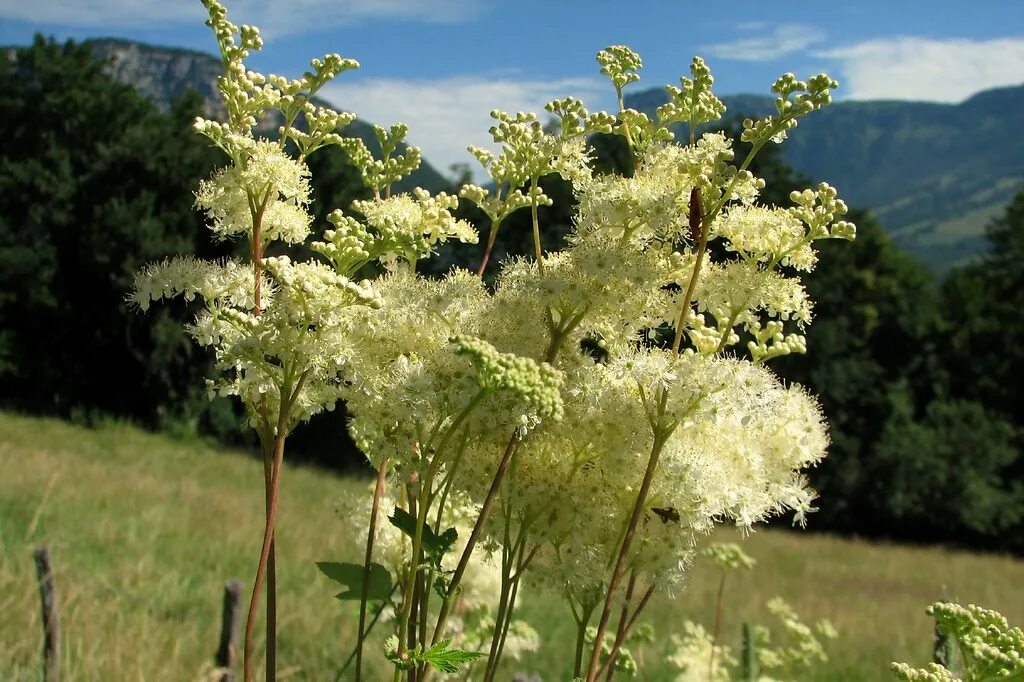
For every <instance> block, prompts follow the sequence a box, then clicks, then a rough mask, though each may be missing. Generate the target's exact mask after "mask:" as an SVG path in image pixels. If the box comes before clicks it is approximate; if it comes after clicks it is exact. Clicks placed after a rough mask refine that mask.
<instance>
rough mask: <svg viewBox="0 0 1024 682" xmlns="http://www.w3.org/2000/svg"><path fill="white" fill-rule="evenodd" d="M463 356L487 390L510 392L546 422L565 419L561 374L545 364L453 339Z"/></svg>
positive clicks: (466, 338)
mask: <svg viewBox="0 0 1024 682" xmlns="http://www.w3.org/2000/svg"><path fill="white" fill-rule="evenodd" d="M451 342H452V343H453V344H455V346H456V348H457V352H458V353H459V354H460V355H465V356H467V357H469V359H470V360H471V361H472V363H473V366H474V367H475V368H476V373H477V382H478V383H479V384H480V388H482V389H483V390H485V391H499V390H501V391H508V392H509V393H511V394H512V395H514V396H516V397H517V398H519V399H520V400H522V401H523V402H525V403H526V404H527V405H529V406H531V407H532V408H533V409H534V410H536V412H537V414H538V416H540V417H541V418H543V419H551V420H553V421H558V420H559V419H561V418H562V395H561V392H560V388H561V384H562V373H561V372H560V371H558V370H557V369H555V368H554V367H552V366H551V365H549V364H548V363H546V362H537V361H536V360H534V359H532V358H528V357H523V356H520V355H515V354H513V353H500V352H498V350H497V349H495V348H494V346H492V345H491V344H489V343H487V342H486V341H484V340H482V339H478V338H474V337H470V336H454V337H452V339H451Z"/></svg>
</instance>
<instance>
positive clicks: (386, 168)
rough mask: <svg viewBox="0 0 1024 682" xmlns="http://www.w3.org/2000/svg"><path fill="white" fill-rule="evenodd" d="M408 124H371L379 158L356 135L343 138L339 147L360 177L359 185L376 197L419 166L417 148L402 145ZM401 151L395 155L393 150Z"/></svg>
mask: <svg viewBox="0 0 1024 682" xmlns="http://www.w3.org/2000/svg"><path fill="white" fill-rule="evenodd" d="M408 133H409V126H407V125H406V124H404V123H395V124H394V125H392V126H391V127H390V128H384V127H383V126H379V125H374V126H373V134H374V136H375V137H376V138H377V143H378V145H379V146H380V150H381V158H380V159H377V158H374V156H373V154H372V153H371V152H370V149H369V148H368V147H367V146H366V143H365V142H363V141H362V140H361V139H359V138H358V137H351V138H345V139H344V140H343V141H342V142H341V147H342V148H343V149H344V150H345V151H346V153H347V154H348V157H349V160H350V161H351V162H352V165H354V166H355V167H356V168H358V169H359V173H360V175H361V176H362V179H363V184H364V185H366V186H367V187H369V188H370V189H372V190H373V193H374V195H375V196H376V197H378V198H379V197H381V196H382V195H383V196H390V194H391V188H392V186H393V185H394V184H395V183H396V182H398V181H399V180H401V179H402V178H404V177H406V176H408V175H410V174H411V173H412V172H413V171H415V170H416V169H417V168H419V167H420V164H421V163H422V162H423V155H422V153H421V152H420V149H419V147H410V146H407V145H405V136H406V135H407V134H408ZM403 149H404V151H401V153H398V154H396V152H399V151H400V150H403Z"/></svg>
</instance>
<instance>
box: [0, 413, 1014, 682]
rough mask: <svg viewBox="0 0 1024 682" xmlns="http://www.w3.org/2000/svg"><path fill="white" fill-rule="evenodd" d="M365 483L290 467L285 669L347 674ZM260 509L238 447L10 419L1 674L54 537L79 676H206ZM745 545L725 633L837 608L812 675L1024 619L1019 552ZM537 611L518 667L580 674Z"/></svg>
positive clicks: (27, 650)
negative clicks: (338, 592) (353, 518)
mask: <svg viewBox="0 0 1024 682" xmlns="http://www.w3.org/2000/svg"><path fill="white" fill-rule="evenodd" d="M363 486H364V483H363V482H362V481H356V480H352V479H341V478H338V477H335V476H332V475H328V474H325V473H323V472H321V471H317V470H313V469H303V468H291V469H289V470H288V471H287V472H286V476H285V478H284V481H283V496H284V497H283V503H282V512H281V513H282V518H281V521H280V524H281V526H280V528H281V530H280V536H279V539H278V543H279V551H280V556H281V557H282V559H281V561H280V568H279V571H280V577H279V592H280V600H281V607H280V609H281V614H282V615H281V616H280V619H281V627H280V642H279V661H280V667H281V669H282V670H283V674H281V675H279V679H292V680H317V681H319V680H330V679H333V677H334V672H335V671H336V670H337V667H338V664H339V663H340V662H341V661H342V660H343V659H344V658H345V657H346V656H347V654H348V651H349V648H350V646H351V636H350V634H351V630H352V611H351V606H350V605H343V604H342V603H340V602H337V601H335V600H333V599H331V598H330V595H331V594H332V590H331V586H330V585H328V584H327V583H326V581H325V580H324V579H322V578H321V577H320V576H319V575H318V573H317V571H316V569H315V567H314V566H313V562H314V561H317V560H322V559H337V558H339V557H346V558H353V557H354V556H356V555H357V554H358V547H354V546H353V543H352V542H350V541H349V540H348V537H347V536H348V533H347V528H346V525H345V521H344V519H339V518H338V516H337V514H336V513H335V507H336V503H337V501H338V500H339V499H340V498H341V497H342V496H344V495H348V494H352V493H353V492H354V491H361V490H362V488H363ZM261 505H262V470H261V465H260V464H259V463H258V462H257V461H255V460H254V459H251V458H248V457H245V456H243V455H241V454H238V453H229V452H224V451H218V450H212V449H210V448H208V447H206V446H202V445H197V444H189V443H182V442H179V441H174V440H171V439H168V438H165V437H162V436H157V435H152V434H146V433H143V432H140V431H138V430H135V429H132V428H129V427H124V426H108V427H104V428H100V429H93V430H87V429H82V428H80V427H75V426H71V425H68V424H65V423H62V422H58V421H52V420H42V419H29V418H22V417H13V416H7V415H0V614H2V618H0V679H2V680H5V681H8V680H9V681H12V682H14V681H20V680H36V679H38V675H39V672H38V671H39V649H40V642H41V635H40V624H39V603H38V593H37V591H36V583H35V576H34V569H33V564H32V559H31V550H32V549H33V548H34V547H35V546H36V545H38V544H39V543H42V542H46V543H48V544H49V545H50V547H51V550H52V554H53V558H54V562H55V570H56V583H57V588H58V591H59V597H60V609H61V616H62V619H63V629H64V643H63V646H64V658H65V674H66V679H69V680H73V681H76V682H77V681H79V680H82V681H91V680H103V681H105V682H107V681H121V680H125V681H131V680H140V681H146V682H159V681H162V680H173V681H179V680H180V681H190V680H197V679H201V678H202V676H203V675H204V673H206V672H207V671H208V670H209V668H210V662H211V660H212V655H213V651H214V649H215V647H216V643H217V634H218V628H219V618H220V615H219V612H220V599H221V594H222V586H223V583H224V581H225V580H226V579H228V578H231V577H239V578H242V579H243V581H245V582H248V580H250V579H251V575H252V573H253V572H254V570H255V563H256V558H257V557H256V552H257V551H258V542H259V538H260V534H261V528H262V521H261V516H262V514H261V509H262V506H261ZM728 535H729V532H727V531H723V538H724V537H726V536H728ZM745 542H746V544H745V548H746V550H747V551H748V552H749V553H750V554H752V555H753V556H755V557H756V558H757V559H758V562H759V563H758V567H757V568H756V569H755V570H754V571H752V572H748V573H745V574H740V575H736V576H734V579H731V583H730V585H729V588H728V591H727V613H726V615H725V619H724V622H723V633H725V634H726V635H727V636H728V637H729V638H730V639H732V640H734V643H735V640H738V633H739V629H740V624H741V623H742V622H743V621H744V620H754V621H758V620H763V619H765V618H766V615H765V610H764V603H765V602H766V601H767V600H768V599H769V598H771V597H773V596H776V595H780V596H782V597H784V598H785V599H787V600H788V601H789V602H790V603H791V604H792V605H793V606H794V607H795V608H796V609H797V610H798V611H799V612H800V613H801V614H803V615H804V616H805V617H806V618H807V619H808V620H813V619H818V618H830V619H831V620H832V621H833V622H834V623H835V624H836V625H837V626H838V628H839V630H840V639H839V640H838V641H836V642H834V643H832V645H831V647H830V652H831V654H832V659H831V661H830V662H829V664H828V665H827V666H826V667H825V668H823V669H821V670H819V671H817V672H816V673H815V675H814V677H813V679H815V680H872V681H874V680H885V679H888V674H887V672H886V666H887V664H888V662H889V661H891V660H894V659H900V660H907V661H911V662H923V661H924V660H926V659H927V657H928V655H929V651H930V645H931V624H930V621H929V619H928V618H927V617H926V616H925V615H924V613H923V609H924V607H925V606H926V605H927V604H928V603H929V602H931V601H933V600H934V599H935V598H937V597H938V596H939V595H940V594H942V592H943V589H945V590H946V591H947V592H948V594H949V595H950V596H952V597H955V598H958V599H961V600H964V601H974V602H977V603H979V604H982V605H985V606H989V607H992V608H996V609H999V610H1001V611H1003V612H1004V613H1005V614H1006V615H1007V616H1008V617H1009V618H1010V619H1011V621H1013V622H1015V623H1020V622H1022V621H1024V562H1021V561H1019V560H1015V559H1012V558H1008V557H999V556H986V555H975V554H970V553H966V552H958V551H948V550H943V549H934V548H910V547H901V546H895V545H886V544H876V543H867V542H859V541H850V540H843V539H837V538H832V537H828V536H821V535H813V536H812V535H800V534H796V533H786V532H779V531H763V532H760V533H757V534H755V535H754V536H752V537H750V538H748V539H747V540H746V541H745ZM716 580H717V578H716V576H715V575H714V574H713V573H712V572H711V571H710V569H709V568H707V567H705V566H703V565H700V564H698V565H697V566H696V567H695V568H694V569H693V572H692V579H691V585H690V587H689V589H688V590H687V591H686V592H684V593H683V594H681V595H680V596H679V597H678V598H677V599H676V600H675V601H673V602H668V603H665V604H662V605H660V606H658V607H656V608H653V607H652V610H651V613H650V614H649V616H650V620H651V621H652V622H653V623H654V624H655V626H656V628H657V630H658V631H659V632H660V633H662V634H664V635H666V636H667V634H668V633H670V632H671V631H672V630H673V629H675V627H676V625H677V623H679V622H680V621H682V620H683V619H685V618H692V619H696V620H700V621H702V622H704V623H705V624H708V623H709V621H710V620H711V609H712V607H713V599H714V596H713V592H714V589H715V587H716V586H717V583H716ZM523 615H524V616H525V617H526V618H527V619H528V620H529V621H530V622H532V623H533V624H534V625H535V626H537V627H538V628H539V629H540V630H541V632H542V633H543V634H544V635H545V637H546V639H547V642H548V645H547V646H546V647H545V650H544V651H543V652H542V653H540V654H538V655H537V656H536V657H534V658H533V659H532V660H529V661H523V662H521V663H520V664H519V667H520V668H523V669H525V670H531V671H540V672H541V673H542V675H543V676H544V679H545V680H548V681H549V682H550V681H551V680H561V679H562V678H563V677H565V678H567V677H568V676H567V675H565V674H564V671H565V670H566V665H567V662H566V657H565V656H563V655H560V654H561V653H562V652H565V651H567V650H568V647H567V642H568V640H569V638H570V637H571V621H570V619H569V614H568V611H567V610H566V608H565V607H564V606H562V604H561V603H560V602H557V601H555V600H551V599H545V598H538V597H534V598H533V599H529V598H528V599H527V601H526V603H525V608H524V611H523ZM666 638H667V637H666ZM663 654H664V650H663V649H661V648H658V647H651V648H650V649H649V650H648V651H645V652H644V659H645V663H646V665H645V671H646V672H645V675H644V678H646V679H649V680H669V679H671V677H672V676H671V674H670V673H669V672H668V670H667V669H666V668H665V667H664V666H663V664H662V663H661V661H660V659H661V658H662V657H663ZM545 671H546V672H545ZM552 671H554V672H552ZM378 677H379V678H380V679H384V675H383V670H382V669H377V671H376V672H374V673H373V675H372V676H371V679H378Z"/></svg>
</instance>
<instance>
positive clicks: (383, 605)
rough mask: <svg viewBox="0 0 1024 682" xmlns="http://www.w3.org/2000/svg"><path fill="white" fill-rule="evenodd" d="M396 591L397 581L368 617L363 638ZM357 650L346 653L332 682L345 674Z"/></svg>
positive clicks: (339, 681)
mask: <svg viewBox="0 0 1024 682" xmlns="http://www.w3.org/2000/svg"><path fill="white" fill-rule="evenodd" d="M397 591H398V583H395V584H394V585H393V586H392V587H391V594H389V595H388V598H387V599H385V600H384V601H382V602H381V603H380V606H378V607H377V610H376V611H375V612H374V614H373V618H371V619H370V624H369V625H367V626H366V630H365V631H364V632H363V638H364V639H365V638H366V637H367V636H368V635H369V634H370V632H371V631H373V626H375V625H376V624H377V621H379V620H380V617H381V615H382V614H383V613H384V609H386V608H387V607H388V604H390V603H391V598H392V597H393V596H394V595H395V592H397ZM357 651H358V649H352V653H350V654H349V655H348V658H346V659H345V665H343V666H341V669H340V670H339V671H338V672H337V673H336V674H335V675H334V682H341V676H342V675H344V674H345V671H346V670H348V667H349V666H350V665H352V661H354V660H355V659H356V653H357Z"/></svg>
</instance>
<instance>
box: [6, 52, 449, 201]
mask: <svg viewBox="0 0 1024 682" xmlns="http://www.w3.org/2000/svg"><path fill="white" fill-rule="evenodd" d="M82 43H83V44H85V45H88V46H89V48H90V49H91V50H92V54H93V56H94V57H95V58H97V59H99V60H101V61H104V62H106V63H107V64H108V67H107V69H108V72H109V73H110V75H111V76H112V77H113V78H114V79H115V80H117V81H118V82H121V83H126V84H129V85H132V86H134V87H135V89H136V90H138V91H139V93H140V94H142V95H143V96H145V97H147V98H149V99H150V100H152V101H153V102H154V103H156V105H157V106H158V107H159V108H160V109H162V110H163V111H168V110H170V108H171V105H172V104H173V102H174V100H175V99H176V98H177V97H180V96H181V95H184V94H185V93H186V92H188V91H189V90H194V91H196V92H197V93H199V95H200V96H201V97H202V98H203V102H204V105H205V110H206V115H208V116H210V117H211V118H218V119H223V118H224V115H225V110H224V106H223V103H222V102H221V100H220V94H219V93H218V91H217V77H218V76H219V75H221V73H222V72H223V65H222V64H221V60H220V59H219V58H218V57H216V56H214V55H213V54H210V53H207V52H203V51H201V50H193V49H189V48H179V47H167V46H160V45H151V44H148V43H143V42H139V41H135V40H128V39H124V38H90V39H88V40H84V41H82ZM8 49H10V48H8ZM311 101H312V102H313V104H315V105H317V106H327V107H331V108H337V109H342V110H343V109H344V107H343V106H338V104H337V103H331V102H327V101H326V100H324V99H323V98H319V97H314V98H313V99H312V100H311ZM279 124H280V122H279V121H276V120H272V119H270V118H268V119H266V120H264V121H262V122H260V124H259V125H258V126H257V129H258V130H259V131H260V132H262V133H264V134H267V133H273V132H275V131H276V129H277V127H278V125H279ZM344 134H346V135H349V136H351V137H359V138H361V139H362V140H363V141H364V142H365V143H366V144H367V146H368V147H369V148H370V149H371V150H376V149H378V148H379V147H378V143H377V139H376V137H375V136H374V133H373V124H372V123H371V122H368V121H364V120H362V119H356V120H355V121H353V122H352V123H351V124H350V125H349V126H348V127H346V128H345V130H344ZM406 147H407V145H404V144H402V145H399V149H398V153H401V152H403V151H404V150H405V149H406ZM451 185H452V183H451V182H450V181H449V180H448V179H447V178H445V177H444V176H443V175H442V174H441V173H440V172H438V171H437V170H436V169H435V168H434V167H433V166H431V165H430V163H429V162H428V161H427V160H426V159H424V160H423V162H422V163H421V164H420V167H419V168H418V169H417V170H416V171H414V172H413V173H412V174H411V175H410V176H409V177H407V178H403V179H402V180H401V181H400V182H398V183H397V184H396V189H397V190H399V191H407V190H410V189H412V188H413V187H423V188H424V189H427V190H429V191H431V192H437V191H441V190H449V191H450V190H451Z"/></svg>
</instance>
